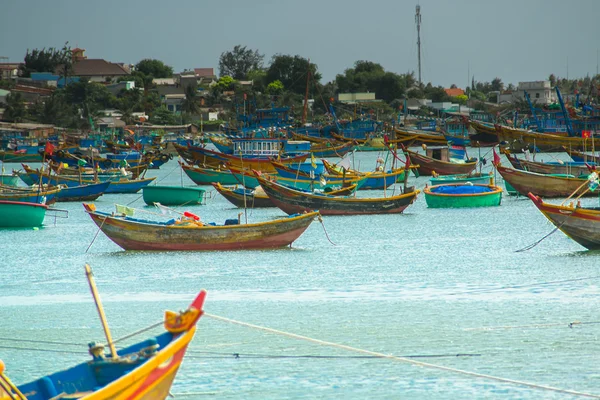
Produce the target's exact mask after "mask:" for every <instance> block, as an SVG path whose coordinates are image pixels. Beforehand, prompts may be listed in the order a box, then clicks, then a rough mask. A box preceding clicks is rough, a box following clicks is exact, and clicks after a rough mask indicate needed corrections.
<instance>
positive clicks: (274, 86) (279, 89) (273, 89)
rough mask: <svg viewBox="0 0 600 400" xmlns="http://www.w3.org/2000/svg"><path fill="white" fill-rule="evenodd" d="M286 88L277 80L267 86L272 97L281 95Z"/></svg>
mask: <svg viewBox="0 0 600 400" xmlns="http://www.w3.org/2000/svg"><path fill="white" fill-rule="evenodd" d="M283 90H284V86H283V83H281V81H280V80H275V81H273V82H271V83H269V85H268V86H267V93H268V94H270V95H275V94H281V93H283Z"/></svg>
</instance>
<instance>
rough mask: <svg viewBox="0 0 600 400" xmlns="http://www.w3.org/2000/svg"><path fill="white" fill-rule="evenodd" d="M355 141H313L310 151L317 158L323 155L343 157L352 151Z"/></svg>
mask: <svg viewBox="0 0 600 400" xmlns="http://www.w3.org/2000/svg"><path fill="white" fill-rule="evenodd" d="M353 148H354V143H352V142H325V143H313V144H312V145H311V146H310V153H311V154H312V155H313V156H314V157H316V158H323V157H330V158H332V157H340V158H341V157H343V156H344V155H345V154H347V153H348V152H350V151H352V149H353Z"/></svg>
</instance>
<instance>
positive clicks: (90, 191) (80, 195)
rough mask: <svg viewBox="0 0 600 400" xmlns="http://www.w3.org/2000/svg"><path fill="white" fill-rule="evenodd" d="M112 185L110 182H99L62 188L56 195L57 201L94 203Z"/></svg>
mask: <svg viewBox="0 0 600 400" xmlns="http://www.w3.org/2000/svg"><path fill="white" fill-rule="evenodd" d="M110 185H111V183H110V182H98V183H88V184H84V185H79V186H71V187H69V186H62V188H61V190H60V192H59V193H58V194H57V195H56V201H59V202H69V201H93V200H96V199H97V198H98V197H100V196H102V195H103V194H104V193H105V192H106V190H107V189H108V188H109V186H110Z"/></svg>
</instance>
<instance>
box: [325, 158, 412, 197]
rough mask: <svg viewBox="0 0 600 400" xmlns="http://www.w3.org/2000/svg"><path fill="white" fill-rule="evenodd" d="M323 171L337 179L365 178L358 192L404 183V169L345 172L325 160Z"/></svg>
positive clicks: (343, 169)
mask: <svg viewBox="0 0 600 400" xmlns="http://www.w3.org/2000/svg"><path fill="white" fill-rule="evenodd" d="M323 165H324V166H325V170H327V172H328V173H329V174H330V175H332V176H337V177H338V178H340V177H344V176H346V179H349V178H350V179H351V178H352V177H366V179H365V182H364V183H363V184H361V185H360V186H359V188H358V190H377V189H383V188H388V187H390V186H391V185H393V184H394V183H396V182H402V181H404V173H405V171H404V168H395V169H393V170H389V171H372V172H360V171H356V170H353V169H350V170H346V169H345V168H342V167H339V166H337V165H336V164H332V163H330V162H329V161H327V160H323Z"/></svg>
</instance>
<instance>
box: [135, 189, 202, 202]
mask: <svg viewBox="0 0 600 400" xmlns="http://www.w3.org/2000/svg"><path fill="white" fill-rule="evenodd" d="M205 192H206V190H204V189H202V188H198V187H185V186H146V187H144V188H143V189H142V196H143V197H144V202H146V204H148V205H153V204H154V203H160V204H163V205H165V206H183V205H192V204H200V203H202V200H203V199H204V193H205Z"/></svg>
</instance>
